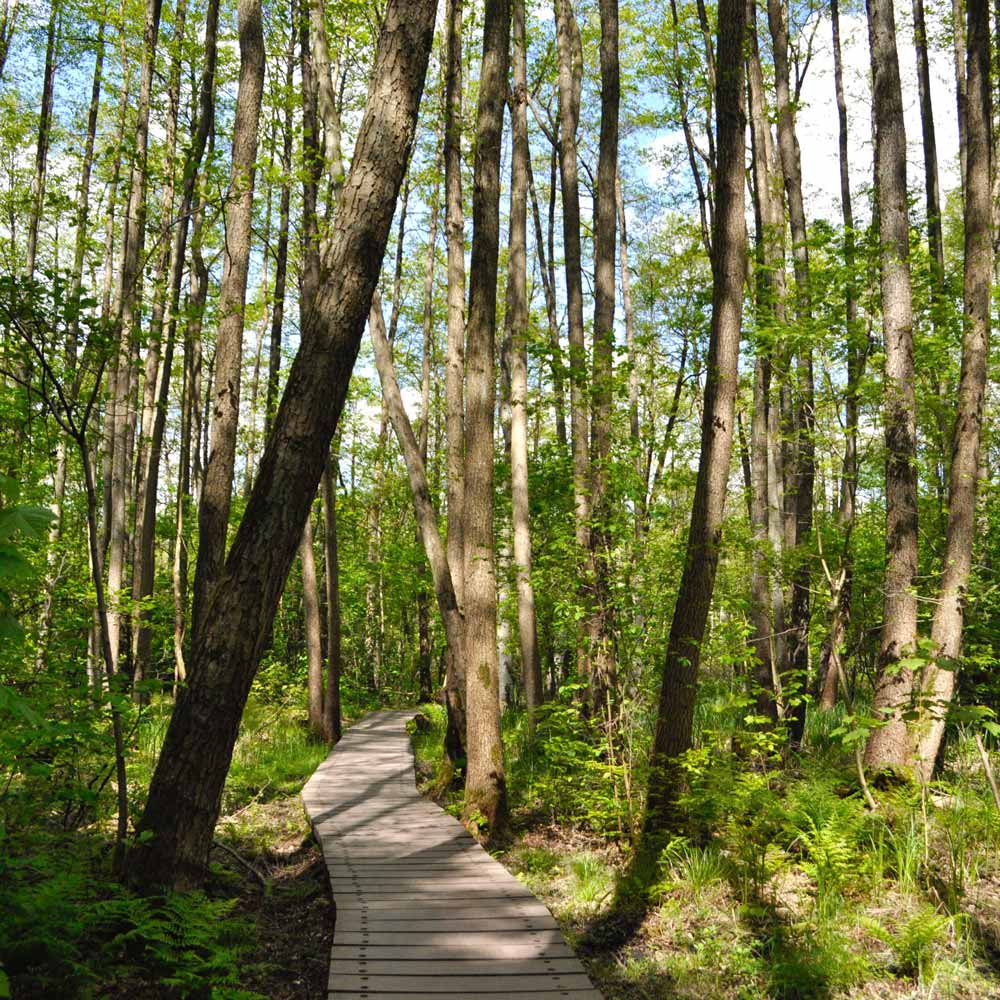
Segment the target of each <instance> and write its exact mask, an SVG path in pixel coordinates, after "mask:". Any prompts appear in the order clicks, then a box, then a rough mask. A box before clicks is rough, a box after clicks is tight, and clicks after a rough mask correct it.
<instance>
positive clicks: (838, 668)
mask: <svg viewBox="0 0 1000 1000" xmlns="http://www.w3.org/2000/svg"><path fill="white" fill-rule="evenodd" d="M830 19H831V22H832V31H833V78H834V88H835V91H836V97H837V118H838V121H839V145H840V157H839V160H840V205H841V212H842V214H843V218H844V267H845V268H846V270H847V274H848V280H847V290H846V296H845V311H846V330H847V340H848V346H847V387H846V391H845V400H844V413H845V420H844V431H845V438H844V461H843V466H842V471H841V478H840V505H839V510H838V512H837V520H838V523H839V525H840V529H841V532H842V538H843V541H842V544H841V556H840V567H839V570H838V572H837V575H836V577H835V578H834V579H835V583H836V586H835V587H834V588H832V590H831V594H830V607H831V614H830V631H829V634H828V635H827V637H826V639H825V640H824V642H823V649H822V652H821V654H820V669H819V681H820V689H819V698H818V701H817V704H818V705H819V707H820V708H821V709H830V708H833V706H834V705H835V704H836V701H837V692H838V690H839V688H840V686H841V683H842V677H843V663H842V659H841V648H842V646H843V644H844V641H845V638H846V635H847V628H848V625H849V624H850V621H851V613H852V610H853V597H854V557H853V554H852V546H851V538H852V535H853V532H854V517H855V498H856V495H857V486H858V388H859V383H860V381H861V378H862V376H863V374H864V369H865V364H866V361H867V357H868V346H867V343H860V342H859V341H860V339H861V334H862V332H861V331H859V329H858V295H857V286H856V285H855V279H854V267H855V258H856V254H855V247H854V208H853V205H852V203H851V172H850V161H849V158H848V149H849V148H850V144H849V134H848V130H847V101H846V99H845V97H844V70H843V59H842V56H841V51H840V9H839V3H838V0H832V3H831V5H830ZM865 340H866V341H867V337H866V338H865Z"/></svg>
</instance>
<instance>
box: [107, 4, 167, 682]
mask: <svg viewBox="0 0 1000 1000" xmlns="http://www.w3.org/2000/svg"><path fill="white" fill-rule="evenodd" d="M161 7H162V0H147V3H146V15H145V27H144V31H143V56H142V76H141V83H140V91H139V109H138V114H137V120H136V141H135V154H134V159H133V161H132V172H131V184H130V191H129V200H128V209H127V214H126V217H125V231H124V234H123V238H122V242H123V246H122V263H121V272H120V275H119V284H118V293H117V295H118V301H117V314H118V328H119V338H120V339H119V346H118V361H117V373H116V375H115V378H114V396H113V399H112V402H111V406H112V407H113V417H112V425H113V439H112V441H113V448H112V454H111V469H110V472H111V480H110V481H111V492H110V499H111V509H110V514H109V519H108V520H109V533H108V566H107V572H108V627H109V629H110V636H109V638H110V645H111V653H112V657H113V659H114V663H115V669H116V671H117V669H118V656H119V644H120V639H121V623H122V612H121V608H120V606H119V601H120V597H121V591H122V587H123V581H124V576H125V555H126V553H125V548H126V538H125V512H126V510H127V507H128V504H127V491H128V481H129V467H130V461H129V433H128V432H129V409H130V408H131V406H132V397H133V392H134V381H135V379H134V371H133V368H134V365H133V353H134V351H135V349H136V348H137V345H138V341H139V324H140V320H141V310H140V298H141V291H142V290H141V282H142V255H143V244H144V239H145V229H146V185H147V171H146V155H147V149H148V146H149V106H150V101H151V98H152V90H153V73H154V70H155V65H156V44H157V39H158V36H159V31H160V10H161Z"/></svg>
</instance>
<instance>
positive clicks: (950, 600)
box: [916, 0, 993, 781]
mask: <svg viewBox="0 0 1000 1000" xmlns="http://www.w3.org/2000/svg"><path fill="white" fill-rule="evenodd" d="M966 7H967V10H968V29H967V32H966V39H967V46H968V56H967V63H966V65H967V72H966V80H967V90H966V105H965V135H966V166H965V214H964V221H965V274H964V278H965V280H964V300H965V316H964V335H963V338H962V375H961V379H960V381H959V386H958V408H957V413H956V416H955V424H954V428H955V429H954V436H953V439H952V447H951V466H950V469H951V475H950V481H949V485H948V533H947V537H946V542H945V552H944V571H943V572H942V575H941V584H940V590H939V593H938V600H937V604H936V605H935V607H934V619H933V622H932V625H931V642H932V644H933V653H934V659H933V660H932V662H930V663H929V664H928V665H927V666H926V667H924V668H923V674H922V676H921V679H920V684H921V694H922V695H923V697H924V698H925V699H927V700H929V704H927V705H924V706H923V712H922V718H921V721H920V725H919V727H918V730H917V734H918V743H917V760H916V763H917V767H918V768H919V769H920V772H921V774H922V776H923V778H924V780H925V781H926V780H929V779H930V777H931V775H932V773H933V770H934V765H935V762H936V760H937V757H938V751H939V749H940V746H941V740H942V738H943V736H944V728H945V719H946V716H947V709H948V707H949V705H950V703H951V699H952V696H953V694H954V691H955V669H956V668H957V665H958V662H957V661H958V658H959V657H960V656H961V654H962V627H963V625H964V622H965V593H966V588H967V586H968V582H969V576H970V574H971V572H972V548H973V540H974V537H975V533H976V528H975V516H976V492H977V486H978V485H979V461H980V457H979V456H980V448H981V445H982V433H983V398H984V395H985V392H986V377H987V366H988V360H989V340H990V291H991V277H992V243H991V239H990V179H991V176H992V175H991V162H990V161H991V155H990V154H991V148H990V146H991V144H990V123H991V122H992V120H993V119H992V108H991V105H992V101H991V94H990V46H989V8H988V5H987V4H986V3H985V2H984V0H966Z"/></svg>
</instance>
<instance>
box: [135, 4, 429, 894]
mask: <svg viewBox="0 0 1000 1000" xmlns="http://www.w3.org/2000/svg"><path fill="white" fill-rule="evenodd" d="M435 6H436V5H435V4H434V3H433V0H416V2H415V0H407V2H405V3H404V2H403V0H389V2H388V4H387V6H386V13H385V16H384V20H383V28H382V32H381V36H380V39H379V45H378V50H377V54H376V57H375V63H374V67H373V70H372V76H371V84H370V87H369V95H368V102H367V106H366V110H365V115H364V118H363V120H362V123H361V128H360V131H359V134H358V140H357V143H356V146H355V153H354V158H353V161H352V166H351V170H350V172H349V174H348V177H347V180H346V182H345V185H344V190H343V192H342V196H341V199H340V206H339V209H338V211H337V216H336V220H335V222H334V228H333V231H332V233H331V235H330V236H329V237H328V239H326V240H325V241H324V245H323V253H322V260H321V268H322V273H323V274H324V275H325V276H326V277H327V279H328V280H325V281H323V282H321V283H320V284H319V286H318V289H317V296H316V299H315V301H314V302H313V304H312V306H311V307H310V308H309V309H308V310H307V312H306V313H305V316H304V323H305V329H304V331H303V338H302V346H301V348H300V349H299V353H298V355H297V357H296V359H295V361H294V362H293V364H292V367H291V370H290V371H289V376H288V382H287V385H286V388H285V392H284V396H283V399H282V402H281V405H280V406H279V407H278V412H277V415H276V417H275V422H274V427H273V429H272V432H271V436H270V438H269V439H268V445H267V447H266V448H265V451H264V455H263V458H262V460H261V464H260V469H259V472H258V475H257V481H256V482H255V483H254V487H253V491H252V492H251V495H250V500H249V502H248V505H247V510H246V513H245V514H244V517H243V521H242V523H241V524H240V527H239V530H238V531H237V533H236V538H235V541H234V543H233V546H232V549H231V550H230V553H229V556H228V558H227V561H226V567H225V571H224V575H223V578H222V579H221V581H220V583H219V585H218V586H217V588H216V590H215V592H214V595H213V602H212V615H211V616H210V617H209V618H207V619H206V622H205V627H204V628H203V629H201V630H200V632H199V633H198V635H197V636H196V637H195V641H194V646H193V649H192V655H191V661H192V662H191V670H190V680H189V683H188V685H187V687H186V688H184V689H183V690H182V692H181V695H180V697H179V699H178V702H177V706H176V707H175V709H174V713H173V716H172V717H171V720H170V726H169V728H168V730H167V735H166V739H165V742H164V747H163V750H162V752H161V754H160V758H159V761H158V763H157V767H156V770H155V772H154V774H153V779H152V782H151V784H150V792H149V798H148V800H147V804H146V809H145V812H144V814H143V816H142V819H141V820H140V822H139V824H138V830H139V835H140V842H139V843H137V844H136V846H135V847H134V848H133V850H132V852H131V854H130V858H129V865H128V874H129V877H130V879H131V881H132V882H134V883H136V884H141V885H150V886H154V885H163V884H169V885H175V886H183V885H192V884H197V883H198V882H199V881H200V880H201V879H202V878H203V877H204V873H205V869H206V865H207V861H208V854H209V850H210V849H211V844H212V834H213V830H214V827H215V822H216V819H217V818H218V813H219V804H220V799H221V795H222V788H223V784H224V782H225V778H226V773H227V771H228V768H229V762H230V759H231V756H232V750H233V746H234V744H235V742H236V736H237V732H238V729H239V723H240V717H241V715H242V713H243V707H244V705H245V704H246V699H247V695H248V694H249V690H250V685H251V684H252V682H253V678H254V675H255V673H256V670H257V666H258V664H259V662H260V658H261V655H262V654H263V652H264V650H265V648H266V646H267V642H268V638H269V635H270V630H271V627H272V624H273V621H274V615H275V612H276V610H277V606H278V601H279V599H280V597H281V592H282V590H283V588H284V584H285V578H286V576H287V574H288V570H289V567H290V566H291V563H292V560H293V558H294V556H295V550H296V547H297V545H298V542H299V540H300V538H301V535H302V529H303V527H304V525H305V520H306V517H307V516H308V514H309V508H310V506H311V504H312V500H313V497H314V496H315V494H316V489H317V487H318V485H319V481H320V477H321V475H322V472H323V468H324V466H325V464H326V462H327V458H328V455H329V449H330V441H331V440H332V438H333V435H334V432H335V430H336V427H337V422H338V420H339V418H340V414H341V411H342V409H343V405H344V399H345V397H346V393H347V387H348V383H349V381H350V376H351V371H352V370H353V367H354V361H355V358H356V357H357V352H358V348H359V346H360V342H361V336H362V333H363V331H364V323H365V318H366V316H367V314H368V310H369V307H370V305H371V298H372V294H373V292H374V290H375V286H376V283H377V281H378V271H379V267H380V264H381V260H382V255H383V253H384V252H385V245H386V242H387V240H388V235H389V227H390V225H391V222H392V213H393V209H394V207H395V204H396V196H397V194H398V192H399V186H400V184H401V183H402V179H403V175H404V173H405V171H406V164H407V160H408V156H409V151H410V148H411V144H412V140H413V134H414V129H415V125H416V117H417V109H418V105H419V100H420V94H421V91H422V89H423V80H424V75H425V72H426V69H427V60H428V56H429V53H430V47H431V41H432V36H433V27H434V11H435ZM144 830H149V831H151V832H152V837H148V838H146V839H145V840H143V839H142V831H144Z"/></svg>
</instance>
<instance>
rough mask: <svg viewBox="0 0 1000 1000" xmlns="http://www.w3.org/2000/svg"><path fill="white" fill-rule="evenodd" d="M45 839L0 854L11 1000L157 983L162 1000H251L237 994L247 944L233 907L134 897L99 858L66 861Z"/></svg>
mask: <svg viewBox="0 0 1000 1000" xmlns="http://www.w3.org/2000/svg"><path fill="white" fill-rule="evenodd" d="M44 840H45V842H44V843H42V844H35V845H32V848H31V849H30V850H29V851H28V852H26V853H21V852H19V854H18V856H17V858H16V860H15V859H14V858H12V857H10V856H7V855H6V852H0V912H2V913H3V914H4V917H3V920H2V921H0V967H2V968H3V970H5V973H6V975H7V976H9V977H11V979H12V980H13V982H14V984H15V985H16V987H17V993H16V995H17V996H36V997H39V998H42V997H46V998H52V1000H57V998H66V997H80V998H87V997H92V996H99V995H102V994H103V993H106V992H107V991H109V990H114V991H118V990H126V991H127V990H128V989H129V988H130V986H131V987H133V988H138V987H139V986H140V985H141V984H142V983H157V984H159V987H160V990H161V992H160V994H159V995H160V996H162V997H164V998H165V1000H167V998H178V1000H179V998H183V997H203V998H205V1000H257V997H258V995H257V994H254V993H249V992H247V991H245V990H240V989H239V988H238V983H239V973H240V963H241V961H242V960H244V958H245V957H246V956H247V955H248V954H250V953H251V950H252V949H253V947H254V945H255V943H256V942H255V938H254V935H253V933H252V927H251V925H250V924H249V923H247V922H246V921H243V920H240V919H238V918H236V917H235V916H234V914H233V913H232V910H233V905H234V901H233V900H228V899H220V900H213V899H210V898H208V897H207V896H205V895H204V894H202V893H174V894H172V895H170V896H167V897H139V896H135V895H132V894H131V893H129V892H127V891H126V890H124V889H122V888H121V887H120V886H118V885H117V884H116V883H115V882H114V881H113V880H111V879H109V878H108V877H107V873H106V872H104V871H102V867H103V865H102V861H101V859H100V857H88V856H86V855H84V854H82V853H81V852H79V851H78V852H77V853H76V854H75V855H74V856H72V857H69V856H68V853H69V852H72V851H73V848H72V846H71V845H68V844H67V843H66V842H65V839H64V838H59V839H49V838H44ZM3 846H4V847H9V846H10V845H9V844H5V845H3ZM0 995H2V994H0Z"/></svg>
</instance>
